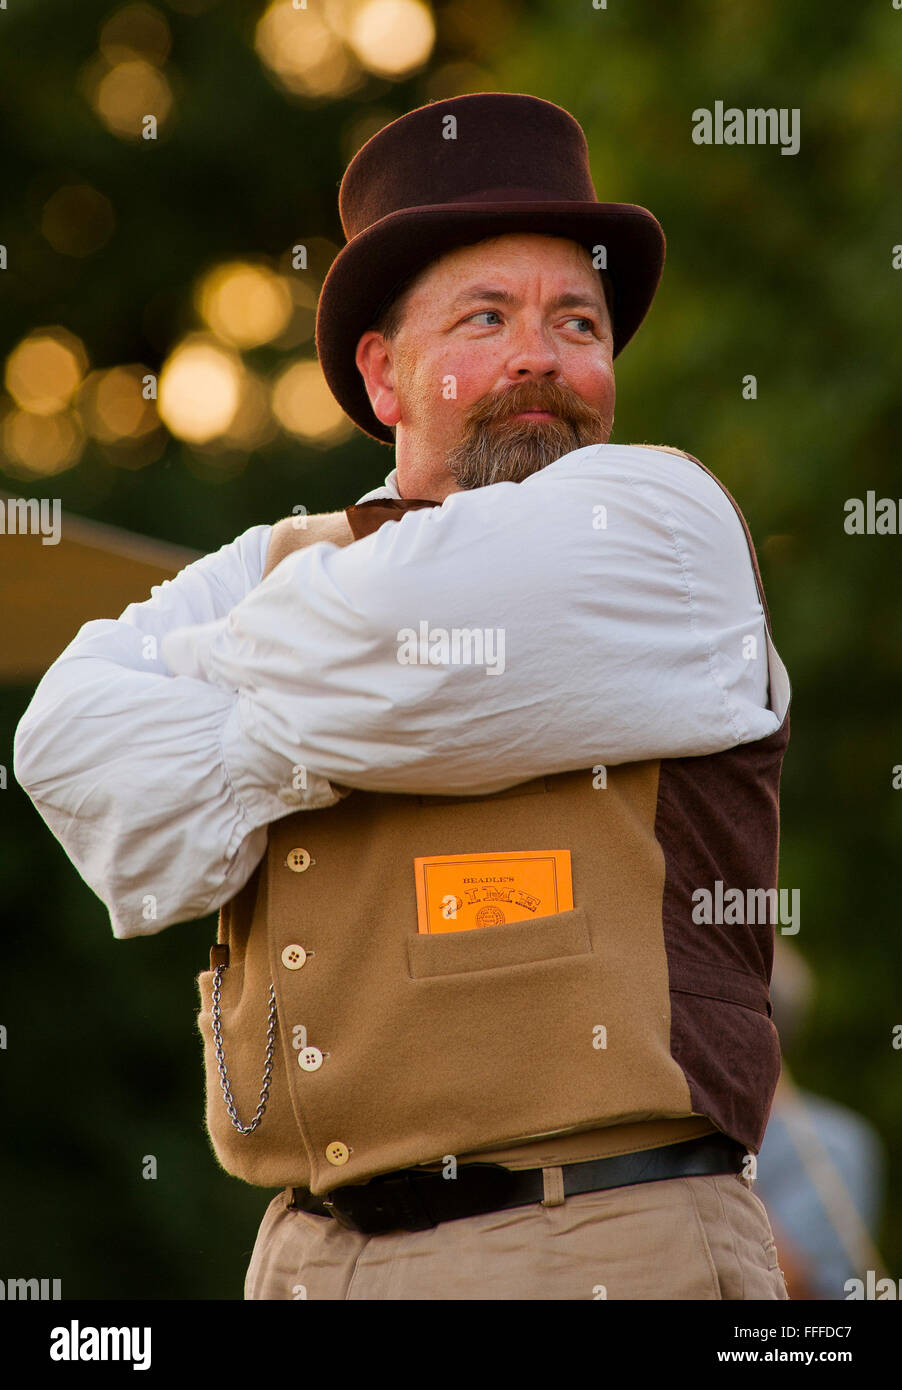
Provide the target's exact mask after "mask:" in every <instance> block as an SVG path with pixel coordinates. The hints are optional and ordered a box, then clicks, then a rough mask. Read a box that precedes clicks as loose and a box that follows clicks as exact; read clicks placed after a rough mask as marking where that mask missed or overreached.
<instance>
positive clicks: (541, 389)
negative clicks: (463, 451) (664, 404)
mask: <svg viewBox="0 0 902 1390" xmlns="http://www.w3.org/2000/svg"><path fill="white" fill-rule="evenodd" d="M524 410H547V411H548V412H549V414H551V415H555V416H556V417H557V418H558V420H559V421H561V422H562V423H563V424H564V425H569V426H570V427H571V429H573V430H574V431H578V432H579V433H580V434H583V433H586V432H589V431H595V430H600V429H602V428H603V427H604V425H605V420H604V417H603V416H602V415H601V414H600V413H599V412H598V411H597V410H593V408H592V407H591V406H590V405H587V403H586V402H585V401H584V400H583V399H582V398H581V397H580V396H578V395H577V394H576V392H575V391H571V390H570V388H569V387H565V386H560V385H559V384H558V383H557V382H554V381H523V382H520V383H519V384H518V385H517V386H510V387H508V388H507V390H506V391H501V392H498V393H495V394H493V395H490V396H485V397H483V399H482V400H481V401H478V402H477V404H476V405H475V406H474V407H473V408H472V410H471V411H470V412H469V413H468V414H467V416H466V421H465V428H471V427H474V428H479V427H480V426H484V425H495V424H502V423H504V422H505V421H508V420H509V421H511V422H512V424H514V425H515V426H520V427H522V426H523V424H524V423H525V422H524V421H520V420H515V419H514V416H516V415H519V414H520V413H521V412H522V411H524ZM542 423H544V424H550V423H551V422H550V421H544V422H542Z"/></svg>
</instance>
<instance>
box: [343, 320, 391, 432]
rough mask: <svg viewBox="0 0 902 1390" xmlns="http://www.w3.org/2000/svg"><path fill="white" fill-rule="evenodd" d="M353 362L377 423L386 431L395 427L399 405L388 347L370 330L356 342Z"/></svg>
mask: <svg viewBox="0 0 902 1390" xmlns="http://www.w3.org/2000/svg"><path fill="white" fill-rule="evenodd" d="M354 361H355V362H356V363H357V370H358V371H359V372H360V375H361V376H362V377H363V384H364V386H365V387H366V394H367V395H368V396H369V398H370V405H371V406H372V407H373V414H374V415H375V417H376V419H377V420H378V421H379V422H380V423H381V424H383V425H388V426H389V427H391V426H392V425H396V424H397V423H398V421H399V420H400V418H401V405H400V402H399V401H398V396H397V392H396V390H395V365H394V361H393V356H392V349H391V345H390V344H389V343H388V342H387V341H386V339H385V338H383V336H382V334H381V333H379V332H378V331H377V330H376V329H375V328H371V329H369V330H368V331H367V332H366V333H364V335H363V337H362V338H361V339H360V341H359V342H358V344H357V351H356V352H355V354H354Z"/></svg>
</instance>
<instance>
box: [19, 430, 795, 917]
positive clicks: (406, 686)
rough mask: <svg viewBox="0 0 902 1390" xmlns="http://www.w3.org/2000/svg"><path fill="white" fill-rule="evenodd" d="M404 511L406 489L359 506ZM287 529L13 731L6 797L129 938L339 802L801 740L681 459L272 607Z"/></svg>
mask: <svg viewBox="0 0 902 1390" xmlns="http://www.w3.org/2000/svg"><path fill="white" fill-rule="evenodd" d="M397 496H399V493H398V490H397V486H396V470H393V471H392V472H391V473H390V474H389V475H388V477H387V478H386V481H385V486H384V487H382V488H375V489H373V491H372V492H369V493H367V494H365V497H363V498H361V499H360V500H361V501H365V500H368V499H369V498H373V497H397ZM271 530H272V528H271V527H270V526H252V527H251V528H250V529H249V530H247V531H245V532H244V534H243V535H241V536H239V537H238V538H237V540H235V541H233V542H232V543H231V544H230V545H224V546H223V547H222V548H221V549H220V550H219V551H217V552H215V553H213V554H210V555H207V556H204V557H203V558H202V559H200V560H198V561H196V562H195V563H194V564H191V565H188V566H187V567H186V568H185V569H183V570H182V571H181V573H179V574H178V575H177V576H176V578H175V579H172V580H166V581H164V582H163V583H162V584H160V585H156V586H154V587H153V588H152V590H151V597H150V598H149V599H147V600H146V601H145V602H143V603H132V604H130V605H129V606H128V607H127V608H126V609H125V611H124V612H123V613H122V615H121V616H120V617H119V618H118V619H116V620H113V619H99V620H96V621H93V622H88V623H85V624H84V626H83V627H82V628H81V629H80V631H79V632H78V634H77V636H76V637H75V638H74V639H73V640H72V642H70V643H69V645H68V647H66V649H65V651H64V652H63V653H62V654H61V655H60V656H59V657H58V659H57V660H56V661H55V662H54V663H53V665H52V666H51V667H50V669H49V670H48V671H47V673H46V674H45V676H44V677H43V679H42V680H41V682H40V684H39V685H38V687H37V689H36V691H35V694H34V696H33V698H32V700H31V703H30V705H29V706H28V709H27V710H26V712H25V714H24V715H23V717H22V720H21V722H20V723H19V726H18V729H17V730H16V738H15V749H14V769H15V775H16V778H17V779H18V781H19V782H20V783H21V785H22V786H23V787H24V788H25V789H26V791H27V792H28V794H29V796H30V797H31V798H32V800H33V801H34V803H35V805H36V807H37V809H38V811H39V812H40V814H41V815H42V816H43V818H44V819H45V821H46V822H47V824H48V825H49V827H50V829H51V830H52V831H53V833H54V835H56V836H57V838H58V839H59V840H60V841H61V843H62V844H63V846H64V848H65V849H66V852H67V853H68V855H69V857H70V858H71V859H72V861H73V863H74V864H75V866H76V868H77V869H78V871H79V873H80V874H81V875H82V877H83V878H84V879H85V881H86V882H87V883H88V884H89V885H90V887H91V888H92V889H93V890H94V892H95V893H97V894H98V896H99V897H100V898H101V899H102V900H103V902H104V903H105V904H106V906H107V908H108V909H109V913H110V919H111V922H112V928H113V933H114V935H115V936H117V937H131V936H141V935H150V934H153V933H156V932H159V931H160V930H162V929H163V928H164V927H166V926H169V925H171V924H172V923H175V922H181V921H188V920H192V919H194V918H196V917H201V916H204V915H205V914H207V913H209V912H212V911H214V910H215V909H216V908H218V907H219V906H220V905H221V904H222V903H224V902H227V901H228V900H229V899H230V898H232V897H234V895H235V894H236V893H237V892H238V891H239V890H240V889H241V888H242V887H243V886H244V884H245V883H246V882H247V880H248V879H249V877H250V875H251V874H252V872H253V870H254V869H255V867H256V866H257V864H258V863H259V861H260V859H261V857H262V856H263V854H264V851H265V849H266V841H267V826H268V824H269V822H270V821H273V820H278V819H279V818H280V817H282V816H285V815H290V814H292V813H294V812H296V811H298V810H316V809H317V808H320V807H325V806H331V805H334V804H335V802H336V801H338V800H339V799H340V794H339V793H338V792H336V791H335V790H334V789H333V787H332V785H331V783H332V782H335V783H337V784H338V785H339V786H343V787H356V788H362V789H364V790H371V791H389V792H408V793H442V792H448V793H461V794H470V795H474V794H484V793H487V792H492V791H498V790H501V789H502V788H504V787H508V786H512V785H514V784H515V783H518V782H522V781H526V780H528V779H531V778H533V777H537V776H541V775H543V774H550V773H556V772H564V771H569V770H572V769H576V768H583V767H585V768H589V767H595V766H597V765H599V764H603V765H615V764H617V763H623V762H632V761H636V760H641V759H647V758H667V757H681V756H685V755H691V754H707V753H715V752H719V751H720V750H722V749H725V748H730V747H733V746H734V745H736V744H741V743H748V742H752V741H754V740H757V739H761V738H764V737H766V736H767V735H768V734H770V733H772V732H773V731H774V730H775V729H777V728H778V727H779V726H780V725H781V724H782V722H783V717H784V714H785V710H786V708H787V705H788V703H789V694H790V691H789V682H788V679H787V675H786V670H785V667H784V666H783V663H782V661H781V660H780V658H779V656H778V655H777V653H776V650H775V649H774V647H773V644H772V643H771V642H770V639H769V637H768V635H767V633H766V627H765V622H764V615H763V611H762V607H761V604H760V601H759V599H758V595H757V590H756V586H755V580H754V573H753V569H752V564H751V559H750V555H749V550H748V546H747V544H746V540H745V535H744V532H743V529H742V525H741V523H740V521H739V518H738V516H737V515H736V512H735V510H734V509H733V507H732V505H731V503H730V502H729V500H728V498H727V497H726V495H725V494H724V492H723V491H722V489H721V488H720V487H719V486H718V485H717V483H716V482H715V481H714V480H713V479H712V478H711V477H709V475H708V474H707V473H705V472H704V470H703V469H701V468H699V467H698V466H697V465H696V464H693V463H692V462H690V461H689V460H687V459H684V458H681V457H678V456H676V455H674V454H669V453H664V452H661V451H654V450H649V449H644V448H636V447H632V446H622V445H592V446H589V447H587V448H583V449H577V450H575V451H573V452H572V453H569V454H566V455H564V456H563V457H562V458H560V459H558V460H557V461H556V462H554V463H552V464H550V465H549V466H548V467H546V468H544V469H542V470H540V471H539V472H538V473H535V474H533V475H532V476H531V477H529V478H527V479H526V480H525V481H524V482H522V483H519V484H517V483H496V484H493V485H492V486H491V487H485V488H478V489H474V490H470V491H464V492H456V493H453V494H452V495H451V496H449V497H447V498H446V499H445V501H444V502H443V503H442V505H441V506H440V507H439V506H437V507H427V508H423V509H422V510H417V511H410V512H405V513H403V514H402V516H401V519H400V521H397V522H390V523H387V524H385V525H383V526H382V527H381V528H380V529H379V530H378V531H376V532H374V533H373V534H372V535H369V536H366V537H364V538H363V539H361V540H359V541H356V542H354V543H353V544H351V545H348V546H345V547H341V546H336V545H332V544H329V543H325V542H319V543H317V544H314V545H312V546H309V547H307V548H305V549H302V550H299V551H297V552H296V553H294V554H292V555H290V556H288V558H286V559H285V560H283V561H282V562H281V563H280V564H279V565H277V566H276V568H275V570H274V571H273V572H272V573H271V574H270V575H269V576H267V579H266V580H265V582H263V583H261V576H262V573H263V568H264V564H265V560H266V553H267V547H268V544H269V539H270V534H271ZM424 623H425V624H426V628H425V629H423V628H422V627H421V624H424ZM455 629H457V630H458V631H460V630H463V629H470V630H471V634H472V631H473V630H474V629H475V630H478V636H479V637H480V638H481V637H482V636H483V635H484V639H485V646H484V649H483V651H482V652H481V653H480V652H479V650H478V646H477V645H472V646H471V647H470V649H469V650H468V649H467V647H466V644H465V643H464V645H462V646H461V645H458V648H457V650H456V653H455V648H454V630H455ZM405 630H407V633H406V635H405ZM440 630H444V632H445V634H446V640H447V642H448V644H449V647H448V652H447V653H445V652H443V650H442V647H441V642H440V638H441V635H442V634H441V631H440ZM411 634H416V641H415V642H414V641H412V640H411ZM471 640H472V641H473V642H474V643H475V642H476V639H475V638H472V637H471ZM502 644H503V645H502ZM430 653H431V655H432V658H433V659H432V660H431V661H430ZM405 654H406V656H407V657H412V658H413V660H408V661H405V660H402V656H404V655H405ZM448 655H456V657H457V659H456V660H448V659H447V657H448ZM443 657H444V658H445V659H442V658H443ZM502 657H503V659H501V658H502ZM479 658H481V662H480V660H479ZM768 676H770V683H771V686H772V688H773V704H774V706H775V708H774V710H768V709H767V697H768ZM305 780H306V787H304V786H303V783H304V781H305Z"/></svg>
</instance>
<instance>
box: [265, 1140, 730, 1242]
mask: <svg viewBox="0 0 902 1390" xmlns="http://www.w3.org/2000/svg"><path fill="white" fill-rule="evenodd" d="M745 1155H746V1149H745V1148H744V1147H743V1146H742V1145H741V1144H738V1143H737V1142H736V1140H735V1139H730V1138H729V1137H728V1136H727V1135H725V1134H712V1135H707V1134H706V1135H703V1136H702V1137H701V1138H700V1139H684V1140H683V1141H682V1142H681V1143H679V1144H667V1145H665V1146H664V1147H662V1148H657V1149H643V1150H642V1151H641V1152H640V1153H633V1154H615V1155H614V1156H613V1157H611V1158H598V1159H592V1160H589V1161H588V1162H586V1163H568V1164H566V1165H564V1166H563V1167H562V1168H561V1173H562V1175H563V1183H564V1196H565V1197H571V1196H573V1195H574V1194H575V1193H577V1192H599V1191H603V1190H604V1189H605V1188H609V1187H626V1186H628V1185H630V1184H632V1183H640V1182H660V1181H661V1180H662V1179H665V1178H692V1177H703V1176H706V1175H708V1174H712V1173H738V1172H739V1171H740V1170H741V1168H742V1165H743V1159H744V1158H745ZM290 1191H291V1201H289V1203H288V1206H289V1207H290V1208H294V1209H298V1210H301V1211H309V1212H312V1213H313V1214H314V1215H316V1216H331V1217H332V1218H333V1220H335V1221H337V1222H338V1224H339V1225H340V1226H344V1227H346V1228H347V1230H349V1231H360V1232H362V1233H363V1234H364V1235H370V1236H378V1235H385V1234H386V1233H387V1232H389V1231H427V1230H429V1229H430V1228H431V1227H433V1226H437V1225H438V1224H439V1222H441V1221H457V1220H459V1219H460V1218H461V1217H464V1216H481V1215H484V1214H485V1213H486V1212H490V1211H502V1210H503V1209H504V1208H505V1207H524V1206H528V1205H529V1204H530V1203H532V1202H541V1201H542V1200H543V1198H544V1195H545V1182H544V1179H543V1177H542V1169H541V1168H526V1169H521V1170H518V1171H515V1170H513V1169H510V1168H504V1167H502V1166H501V1165H500V1164H496V1163H461V1164H459V1165H458V1168H457V1176H456V1177H454V1178H446V1177H444V1176H443V1174H442V1173H426V1172H423V1171H422V1169H419V1168H405V1169H403V1170H402V1171H401V1172H398V1173H382V1174H380V1175H379V1176H378V1177H375V1178H371V1179H370V1181H369V1182H367V1183H363V1184H361V1185H359V1186H348V1187H337V1188H335V1189H334V1190H333V1191H332V1192H330V1193H329V1194H328V1196H326V1197H314V1196H313V1194H312V1193H311V1192H310V1191H308V1189H307V1188H306V1187H293V1188H291V1189H290Z"/></svg>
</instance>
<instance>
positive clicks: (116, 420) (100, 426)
mask: <svg viewBox="0 0 902 1390" xmlns="http://www.w3.org/2000/svg"><path fill="white" fill-rule="evenodd" d="M149 372H150V369H149V368H148V367H143V366H141V364H140V363H129V364H128V365H123V366H118V367H110V368H108V369H107V370H105V371H95V372H91V373H90V375H89V376H87V377H86V378H85V380H84V383H83V384H82V387H81V390H80V391H79V393H78V401H77V405H78V410H79V414H80V415H81V417H82V419H83V420H84V422H85V428H86V429H87V430H88V433H89V434H91V435H93V437H94V438H95V439H99V440H100V441H101V443H103V444H129V443H137V442H139V441H141V440H143V439H144V438H145V437H146V436H147V435H148V434H152V433H153V431H154V430H157V429H159V428H160V419H159V416H158V415H157V412H156V407H155V403H154V401H152V400H145V399H144V378H145V377H146V376H147V375H149Z"/></svg>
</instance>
